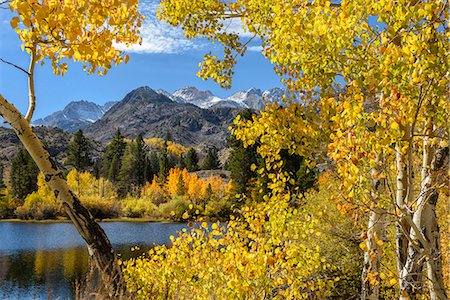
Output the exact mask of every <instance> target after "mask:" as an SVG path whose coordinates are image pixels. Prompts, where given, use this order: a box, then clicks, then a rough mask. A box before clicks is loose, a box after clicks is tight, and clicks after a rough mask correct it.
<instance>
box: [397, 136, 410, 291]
mask: <svg viewBox="0 0 450 300" xmlns="http://www.w3.org/2000/svg"><path fill="white" fill-rule="evenodd" d="M395 150H396V165H397V186H396V195H395V202H396V206H397V209H398V210H402V212H401V214H402V218H401V219H399V220H398V221H397V224H396V227H395V235H396V237H395V242H396V257H397V270H398V274H401V272H402V270H403V268H404V266H405V263H406V258H407V254H408V239H407V236H406V234H407V233H409V231H410V225H409V224H408V222H407V220H406V218H407V216H404V215H403V214H404V213H405V207H406V203H405V199H406V193H407V192H406V191H407V188H406V186H407V180H406V176H405V175H406V174H405V173H406V163H405V161H404V160H405V157H404V155H403V154H402V153H401V145H398V144H397V145H396V147H395ZM406 213H408V212H406ZM402 282H403V278H402V277H401V276H399V284H400V285H402Z"/></svg>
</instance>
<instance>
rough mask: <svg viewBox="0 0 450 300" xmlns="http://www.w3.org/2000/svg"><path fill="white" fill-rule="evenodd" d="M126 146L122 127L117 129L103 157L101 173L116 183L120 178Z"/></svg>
mask: <svg viewBox="0 0 450 300" xmlns="http://www.w3.org/2000/svg"><path fill="white" fill-rule="evenodd" d="M126 146H127V143H126V142H125V141H124V137H123V136H122V133H121V132H120V129H117V130H116V133H115V134H114V137H113V139H112V141H111V143H109V145H108V148H107V149H106V152H105V154H104V155H103V159H102V170H101V171H102V172H101V173H102V175H103V177H105V178H107V179H108V180H109V181H111V182H114V183H115V182H117V180H118V175H119V171H120V167H121V165H122V157H123V154H124V152H125V148H126Z"/></svg>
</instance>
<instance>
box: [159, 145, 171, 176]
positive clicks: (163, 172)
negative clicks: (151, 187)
mask: <svg viewBox="0 0 450 300" xmlns="http://www.w3.org/2000/svg"><path fill="white" fill-rule="evenodd" d="M158 161H159V171H158V179H159V181H160V182H165V181H166V177H167V175H168V174H169V170H170V166H169V156H168V154H167V151H162V152H161V153H160V154H159V156H158Z"/></svg>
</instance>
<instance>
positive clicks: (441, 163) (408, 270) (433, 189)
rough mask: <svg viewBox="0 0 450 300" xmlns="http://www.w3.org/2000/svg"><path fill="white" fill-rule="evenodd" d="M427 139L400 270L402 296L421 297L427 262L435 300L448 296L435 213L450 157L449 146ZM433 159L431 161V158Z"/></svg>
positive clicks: (406, 297) (431, 289)
mask: <svg viewBox="0 0 450 300" xmlns="http://www.w3.org/2000/svg"><path fill="white" fill-rule="evenodd" d="M427 144H428V143H427V141H424V153H423V165H422V184H421V189H420V194H419V198H418V201H417V209H416V210H415V212H414V215H413V217H412V222H413V226H412V227H411V232H410V235H409V245H408V257H407V261H406V263H405V266H404V268H403V270H402V272H401V277H402V278H403V281H402V284H401V285H400V295H401V298H400V299H402V300H403V299H404V300H407V299H415V298H416V297H420V292H421V291H420V289H419V287H420V286H421V285H422V284H423V283H422V282H420V281H419V279H420V278H421V277H419V274H421V273H422V272H423V267H424V265H426V273H427V279H428V283H429V287H430V298H431V299H432V300H445V299H447V295H446V292H445V287H444V280H443V275H442V255H441V245H440V240H439V238H440V232H439V226H438V221H437V216H436V204H437V201H438V199H439V191H438V188H437V186H438V185H439V182H440V181H441V180H442V178H445V173H446V170H445V169H446V166H447V165H448V164H447V162H446V160H448V157H449V148H448V147H444V148H441V149H439V150H438V151H433V149H432V148H431V147H430V148H428V147H427V148H425V147H426V146H427ZM430 161H431V162H430Z"/></svg>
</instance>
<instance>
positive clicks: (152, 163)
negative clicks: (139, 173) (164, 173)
mask: <svg viewBox="0 0 450 300" xmlns="http://www.w3.org/2000/svg"><path fill="white" fill-rule="evenodd" d="M146 171H147V181H149V182H151V181H152V180H153V177H154V176H155V175H158V172H159V158H158V154H156V152H155V151H152V152H151V153H150V154H149V155H148V156H147V170H146Z"/></svg>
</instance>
